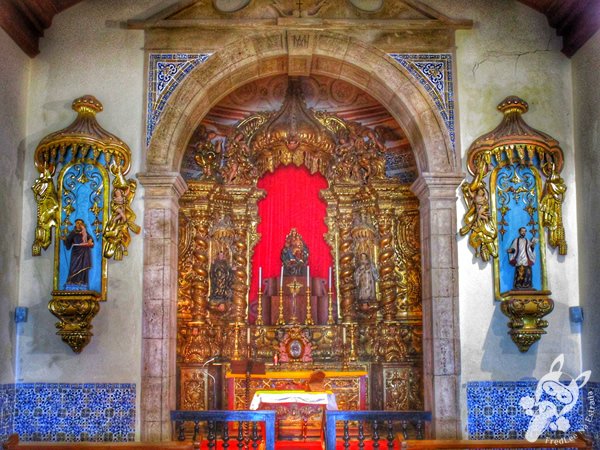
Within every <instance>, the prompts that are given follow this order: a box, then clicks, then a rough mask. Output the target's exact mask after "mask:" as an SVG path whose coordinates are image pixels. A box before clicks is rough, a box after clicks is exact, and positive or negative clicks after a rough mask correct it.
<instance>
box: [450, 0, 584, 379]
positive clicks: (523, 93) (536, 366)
mask: <svg viewBox="0 0 600 450" xmlns="http://www.w3.org/2000/svg"><path fill="white" fill-rule="evenodd" d="M461 3H462V2H461ZM467 3H468V5H469V6H470V9H468V10H467V9H465V11H468V12H467V15H468V17H469V18H471V19H473V21H474V23H475V26H474V27H473V29H472V30H468V31H459V32H458V33H457V42H456V46H457V67H458V69H457V79H458V98H459V101H458V107H459V119H460V127H461V128H460V137H461V148H460V151H461V155H462V158H463V170H464V171H465V172H466V165H465V161H466V154H467V150H468V148H469V146H470V145H471V143H472V142H473V141H474V140H475V139H476V138H477V137H478V136H480V135H482V134H484V133H486V132H488V131H491V130H492V129H494V128H495V127H496V126H497V125H498V124H499V123H500V121H501V119H502V114H501V113H500V112H499V111H497V109H496V106H497V105H498V104H499V103H500V102H501V101H502V100H503V99H504V98H505V97H507V96H508V95H517V96H519V97H521V98H522V99H524V100H526V101H527V102H528V103H529V112H528V113H527V114H525V115H524V116H523V118H524V119H525V121H526V122H527V123H528V124H529V125H530V126H532V127H534V128H537V129H539V130H542V131H545V132H547V133H548V134H550V135H552V136H553V137H554V138H556V139H558V141H559V142H560V144H561V147H562V149H563V151H564V154H565V167H564V169H563V172H562V176H563V178H564V179H565V182H566V183H567V185H568V186H569V189H568V191H567V195H566V199H565V204H564V209H563V213H564V225H565V232H566V236H567V242H568V245H569V249H568V254H567V255H566V256H559V255H558V252H557V251H556V250H554V249H552V250H550V248H549V247H548V248H547V249H546V262H547V264H546V268H547V274H548V287H549V289H550V290H551V291H552V298H553V299H554V301H555V307H554V311H553V312H552V313H551V314H550V315H549V316H547V319H548V322H549V326H548V328H547V334H546V335H544V336H543V337H542V339H541V341H539V342H538V343H537V344H534V345H533V346H532V347H531V348H530V349H529V351H528V352H527V353H521V352H520V351H519V350H518V348H517V347H516V345H515V344H514V343H513V342H512V340H511V339H510V337H509V336H508V335H507V331H508V328H507V325H506V324H507V322H508V318H506V317H505V316H504V315H503V314H502V313H501V311H500V308H499V304H498V302H495V301H494V294H493V292H494V289H493V280H492V278H493V275H492V264H491V263H489V264H483V263H481V262H479V261H476V260H475V259H474V256H473V252H472V250H471V249H470V248H469V246H468V243H467V240H468V237H467V236H465V237H460V236H458V234H457V239H458V251H459V267H460V271H459V277H460V278H459V289H460V328H461V355H462V382H463V383H465V382H468V381H476V380H495V381H514V380H519V379H522V378H526V377H532V376H533V377H536V378H539V377H540V376H542V375H543V374H544V373H546V372H547V370H548V369H549V367H550V365H551V363H552V361H553V360H554V358H556V356H558V355H559V354H561V353H564V354H565V367H564V369H565V371H566V372H568V373H572V374H575V375H577V374H578V373H579V372H577V371H578V370H579V369H580V367H581V357H580V332H579V330H578V329H577V327H575V326H572V325H571V323H570V322H569V311H568V307H569V306H572V305H577V304H578V302H579V298H578V297H579V287H578V271H577V255H578V252H577V220H576V196H575V194H576V189H575V186H574V182H575V165H574V157H573V136H572V133H573V130H572V121H573V117H572V116H573V114H572V106H571V105H572V97H571V75H570V61H569V59H568V58H567V57H565V56H564V55H563V54H562V53H560V48H561V41H560V39H559V38H557V37H556V35H555V31H554V30H553V29H551V28H550V27H549V26H548V24H547V20H546V17H545V16H543V15H542V14H539V13H537V12H535V11H534V10H532V9H530V8H528V7H526V6H524V5H522V4H520V3H517V2H516V1H513V0H502V1H496V2H487V1H474V2H473V1H469V2H466V3H465V4H467ZM456 15H458V16H462V17H464V16H465V14H464V13H462V14H461V13H460V12H459V11H457V13H456V14H455V16H456ZM464 211H465V208H464V204H463V202H462V200H459V202H458V215H459V226H461V224H460V222H461V221H462V216H463V214H464ZM499 257H506V255H499ZM575 372H577V373H575Z"/></svg>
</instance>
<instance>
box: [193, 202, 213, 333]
mask: <svg viewBox="0 0 600 450" xmlns="http://www.w3.org/2000/svg"><path fill="white" fill-rule="evenodd" d="M192 217H193V219H194V225H195V226H194V229H195V230H194V231H195V233H194V250H193V251H192V255H193V257H194V259H193V264H192V269H193V271H194V281H193V282H192V321H193V322H198V323H204V319H205V316H206V311H208V294H209V293H208V271H209V267H208V260H209V255H208V248H209V245H208V244H209V236H208V229H209V224H210V222H209V218H208V212H207V211H206V210H201V211H194V212H193V213H192Z"/></svg>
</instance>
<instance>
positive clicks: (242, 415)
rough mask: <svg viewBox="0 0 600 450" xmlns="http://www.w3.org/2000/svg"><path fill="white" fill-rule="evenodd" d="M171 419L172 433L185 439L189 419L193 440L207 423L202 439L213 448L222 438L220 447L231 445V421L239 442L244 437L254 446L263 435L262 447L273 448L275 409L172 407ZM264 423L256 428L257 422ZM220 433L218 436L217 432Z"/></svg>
mask: <svg viewBox="0 0 600 450" xmlns="http://www.w3.org/2000/svg"><path fill="white" fill-rule="evenodd" d="M171 421H172V422H173V423H174V424H175V428H174V429H175V433H176V438H177V439H178V440H181V441H183V440H185V439H186V434H187V433H186V429H185V424H186V423H189V422H192V423H193V428H192V441H193V442H196V441H198V440H199V437H200V426H201V425H202V424H203V423H204V424H206V430H207V431H206V437H203V439H202V441H206V442H207V443H208V448H216V443H217V441H221V442H222V448H224V449H227V448H229V446H230V443H229V441H230V440H231V438H232V437H231V436H230V430H231V428H230V425H233V428H234V430H235V429H237V433H236V432H235V431H234V436H233V437H234V439H235V440H236V441H237V442H238V443H240V442H242V441H245V442H246V443H250V445H253V444H255V445H256V446H252V448H257V447H258V444H259V443H260V442H261V441H262V440H263V439H264V444H265V446H264V448H265V449H266V450H272V449H274V448H275V411H264V410H260V411H239V410H235V411H231V410H230V411H171ZM261 422H262V423H264V428H263V429H262V430H260V429H259V426H258V425H259V423H261ZM219 425H220V426H219ZM219 434H220V436H219Z"/></svg>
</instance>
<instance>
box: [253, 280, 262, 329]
mask: <svg viewBox="0 0 600 450" xmlns="http://www.w3.org/2000/svg"><path fill="white" fill-rule="evenodd" d="M262 298H263V291H262V286H261V285H260V284H259V285H258V308H257V311H256V320H255V321H254V323H255V324H256V325H264V322H263V306H262Z"/></svg>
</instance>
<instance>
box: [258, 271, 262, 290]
mask: <svg viewBox="0 0 600 450" xmlns="http://www.w3.org/2000/svg"><path fill="white" fill-rule="evenodd" d="M261 288H262V267H259V268H258V291H259V292H260V291H261Z"/></svg>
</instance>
